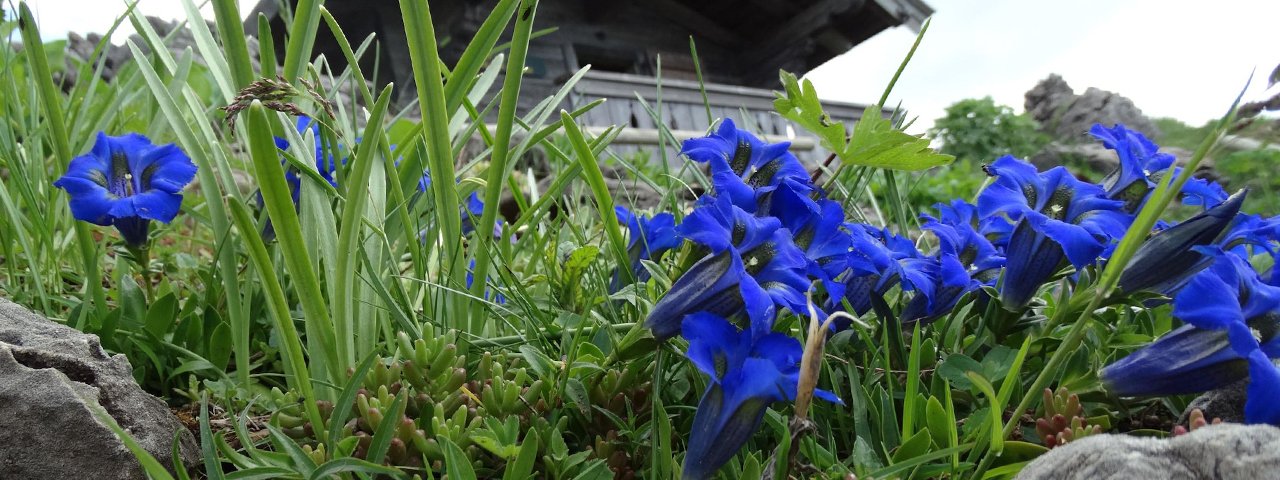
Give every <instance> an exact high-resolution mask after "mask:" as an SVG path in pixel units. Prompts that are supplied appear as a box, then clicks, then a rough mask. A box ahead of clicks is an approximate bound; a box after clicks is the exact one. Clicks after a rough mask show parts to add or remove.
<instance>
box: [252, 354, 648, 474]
mask: <svg viewBox="0 0 1280 480" xmlns="http://www.w3.org/2000/svg"><path fill="white" fill-rule="evenodd" d="M456 340H457V335H456V333H453V332H449V333H446V334H444V335H440V336H437V337H433V338H428V339H419V340H410V339H409V338H408V336H406V335H404V334H403V333H402V334H400V335H399V339H398V342H397V344H398V351H397V352H396V355H395V356H394V357H393V358H380V359H378V360H377V361H375V362H374V363H373V365H372V366H371V367H370V368H369V370H368V371H367V372H366V374H365V375H364V377H363V378H362V379H361V380H360V383H359V385H360V388H359V390H357V391H356V395H355V399H354V400H353V402H352V405H351V409H350V413H349V415H348V417H347V418H346V420H345V423H344V424H343V426H342V431H341V436H342V437H341V439H340V440H338V442H337V443H336V446H335V445H329V450H327V451H326V449H325V446H324V445H323V444H321V443H320V442H319V441H318V439H317V438H316V432H315V428H314V427H313V426H312V425H311V424H310V422H309V421H307V419H306V416H305V414H304V413H303V408H302V403H301V402H300V399H299V398H298V396H297V394H295V393H293V392H281V391H280V390H274V391H273V392H272V394H271V395H270V397H271V398H269V399H268V401H267V403H269V404H270V406H271V407H272V410H274V411H275V412H276V413H275V414H274V417H273V421H274V422H275V424H276V425H277V426H278V427H279V428H280V429H281V431H283V432H284V433H285V434H286V435H288V436H289V437H291V438H293V439H295V440H297V441H298V442H300V443H301V444H303V445H304V449H303V450H304V451H305V452H306V454H307V455H309V456H311V457H313V459H314V460H316V462H317V463H319V462H323V461H324V460H328V459H333V458H338V457H341V456H344V455H353V456H355V457H358V458H362V459H365V460H369V461H372V462H376V463H382V464H384V465H390V466H396V467H402V468H406V469H410V470H412V469H423V468H432V469H437V468H439V467H441V465H442V464H443V462H444V451H443V450H442V449H441V446H440V444H439V443H438V442H439V440H438V439H440V438H447V439H448V440H449V441H451V442H453V443H454V444H456V445H458V446H459V447H461V448H462V450H463V452H464V453H465V454H466V455H467V458H469V459H471V460H472V461H473V463H474V465H473V467H474V469H475V470H476V472H477V474H479V475H481V476H483V475H485V474H486V473H496V472H499V471H500V470H501V469H502V467H503V466H504V465H505V464H506V463H507V462H508V461H510V460H511V459H512V455H514V454H515V453H516V452H518V451H519V445H520V442H522V441H524V439H529V438H534V437H532V436H530V435H528V434H527V432H530V431H532V432H536V433H537V437H536V438H538V439H541V440H540V442H541V448H543V449H549V448H552V447H553V446H552V445H548V443H547V440H546V439H550V438H557V439H560V440H559V442H560V444H561V445H563V449H564V451H565V453H566V454H567V453H568V452H577V453H574V454H573V455H569V456H566V457H565V458H566V459H567V458H574V459H575V460H573V461H571V462H569V463H567V464H566V465H567V467H564V468H567V469H568V470H569V471H572V470H573V469H576V468H584V467H585V466H586V465H589V464H591V463H595V462H604V463H606V465H607V466H608V468H609V469H610V470H612V471H613V472H614V474H615V477H617V478H635V477H636V476H637V475H638V471H639V470H640V468H641V467H642V465H638V464H635V458H636V455H635V452H631V451H629V450H628V449H627V447H626V446H627V445H630V443H629V440H627V439H622V438H619V435H620V434H619V431H620V430H621V431H628V430H625V429H624V428H623V427H624V426H620V425H619V424H618V422H619V421H620V419H627V418H644V417H643V416H647V413H645V412H647V411H648V408H649V401H648V400H647V399H648V396H649V394H650V392H651V390H652V386H651V384H650V381H649V378H650V370H649V369H650V368H651V366H650V365H647V364H644V363H643V362H632V363H629V364H626V366H620V369H605V370H599V371H596V372H595V373H593V374H591V375H589V376H587V377H583V378H574V381H575V382H581V385H583V386H584V387H585V392H584V393H585V395H584V396H583V397H585V398H576V399H574V403H575V406H577V407H578V409H577V410H578V411H579V412H580V413H582V415H581V416H574V415H565V414H562V413H558V412H556V411H555V410H557V409H561V408H563V407H564V406H565V399H563V398H561V397H560V396H558V395H556V394H555V393H554V391H555V389H553V388H551V387H550V386H549V385H548V381H544V380H543V379H540V378H535V376H534V374H533V371H534V370H533V369H531V368H529V366H528V363H527V362H528V361H529V360H526V357H525V356H523V355H508V354H506V353H501V352H480V353H479V354H472V355H469V354H468V353H467V352H465V351H462V350H460V349H459V348H458V347H457V344H456V343H455V342H456ZM544 363H546V362H544ZM548 365H551V366H552V367H553V369H552V370H551V371H546V370H547V369H546V368H545V367H544V368H543V369H542V370H539V371H538V375H540V376H546V375H558V374H559V373H560V372H563V370H560V371H559V372H557V371H555V370H554V367H558V368H563V363H560V364H557V363H556V362H549V363H548ZM354 373H355V372H354V371H348V372H347V374H348V376H351V375H354ZM545 378H548V379H550V378H551V377H545ZM550 383H555V382H554V381H552V382H550ZM316 404H317V406H318V407H319V410H320V413H321V416H322V418H324V419H325V421H326V422H330V421H332V420H335V419H334V417H333V413H334V411H335V406H334V405H333V404H332V403H330V402H326V401H316ZM565 413H568V411H567V410H566V411H565ZM638 416H640V417H638ZM570 421H578V422H584V423H585V424H584V423H579V424H577V425H575V426H573V427H570V425H569V422H570ZM384 427H390V428H393V429H394V430H393V431H392V432H391V434H390V441H389V443H388V444H387V446H386V448H385V451H384V452H383V453H382V456H381V457H380V458H370V457H371V456H373V455H375V454H376V453H375V452H373V451H372V450H371V449H372V448H373V447H374V441H373V440H374V438H375V437H376V436H377V434H378V431H379V429H381V428H384ZM560 432H575V436H574V437H573V438H570V439H567V440H568V443H565V439H564V437H563V436H562V434H561V433H560ZM560 448H561V447H556V449H557V450H559V449H560ZM546 451H548V452H550V451H551V450H546ZM579 454H580V455H579ZM556 457H557V456H556V455H552V456H550V457H546V458H556ZM544 461H549V460H544Z"/></svg>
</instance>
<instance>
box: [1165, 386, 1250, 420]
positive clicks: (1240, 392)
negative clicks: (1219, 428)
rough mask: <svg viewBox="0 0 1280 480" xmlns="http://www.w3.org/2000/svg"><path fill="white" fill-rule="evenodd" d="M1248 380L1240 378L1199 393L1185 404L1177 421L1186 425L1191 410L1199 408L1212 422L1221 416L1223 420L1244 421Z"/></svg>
mask: <svg viewBox="0 0 1280 480" xmlns="http://www.w3.org/2000/svg"><path fill="white" fill-rule="evenodd" d="M1248 393H1249V380H1248V379H1245V380H1240V381H1238V382H1236V383H1233V384H1231V385H1227V386H1225V387H1222V388H1219V389H1217V390H1211V391H1208V392H1205V393H1204V394H1201V395H1200V396H1199V397H1196V399H1195V400H1192V401H1191V403H1190V404H1188V405H1187V409H1186V410H1184V411H1183V412H1182V417H1181V418H1179V419H1178V423H1179V424H1182V425H1186V424H1187V421H1188V419H1189V418H1190V417H1191V411H1192V410H1195V409H1197V408H1198V409H1200V411H1201V412H1202V413H1204V418H1205V420H1206V421H1210V422H1212V421H1213V419H1215V418H1221V419H1222V421H1224V422H1235V423H1241V422H1244V402H1245V400H1246V399H1247V398H1248V396H1249V395H1248Z"/></svg>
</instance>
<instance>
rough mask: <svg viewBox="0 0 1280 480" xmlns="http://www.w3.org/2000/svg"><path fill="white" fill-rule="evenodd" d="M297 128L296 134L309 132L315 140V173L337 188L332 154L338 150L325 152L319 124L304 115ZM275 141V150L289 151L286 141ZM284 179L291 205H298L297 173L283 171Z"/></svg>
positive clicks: (300, 187) (300, 186) (335, 163)
mask: <svg viewBox="0 0 1280 480" xmlns="http://www.w3.org/2000/svg"><path fill="white" fill-rule="evenodd" d="M297 128H298V133H306V131H307V130H311V134H312V136H313V137H315V139H316V140H315V142H316V152H315V162H316V163H315V165H316V171H317V172H319V173H320V177H321V178H324V180H325V181H327V182H329V185H332V186H334V187H337V186H338V180H337V178H336V177H335V174H336V173H337V170H338V162H337V161H336V160H335V159H334V156H333V152H335V151H337V150H338V148H337V147H333V148H330V149H329V150H330V152H329V153H326V152H325V143H324V139H323V137H321V136H320V122H317V121H315V120H313V119H311V117H308V116H305V115H304V116H299V117H298V121H297ZM275 141H276V148H279V149H280V150H288V149H289V141H288V140H285V139H283V138H280V137H275ZM281 162H282V163H284V161H283V160H281ZM342 163H346V159H345V158H344V159H343V160H342ZM286 165H287V164H286ZM284 178H285V180H286V181H288V183H289V193H290V194H292V195H293V204H294V205H298V201H299V198H300V197H301V190H302V179H301V178H300V177H299V176H298V172H296V171H294V169H293V168H286V169H285V172H284Z"/></svg>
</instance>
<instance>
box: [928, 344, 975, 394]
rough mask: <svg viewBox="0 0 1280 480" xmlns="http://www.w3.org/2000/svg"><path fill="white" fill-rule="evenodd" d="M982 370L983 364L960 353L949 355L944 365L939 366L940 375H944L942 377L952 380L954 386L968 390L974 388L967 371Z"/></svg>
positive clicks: (943, 362)
mask: <svg viewBox="0 0 1280 480" xmlns="http://www.w3.org/2000/svg"><path fill="white" fill-rule="evenodd" d="M981 371H983V369H982V364H980V363H978V362H977V361H976V360H974V359H972V358H969V357H968V356H967V355H964V354H960V353H953V354H951V355H949V356H947V359H946V360H943V361H942V365H939V366H938V375H942V378H945V379H947V381H949V382H951V385H952V386H954V387H956V388H962V389H966V390H967V389H971V388H973V382H970V381H969V377H968V376H966V375H965V372H981Z"/></svg>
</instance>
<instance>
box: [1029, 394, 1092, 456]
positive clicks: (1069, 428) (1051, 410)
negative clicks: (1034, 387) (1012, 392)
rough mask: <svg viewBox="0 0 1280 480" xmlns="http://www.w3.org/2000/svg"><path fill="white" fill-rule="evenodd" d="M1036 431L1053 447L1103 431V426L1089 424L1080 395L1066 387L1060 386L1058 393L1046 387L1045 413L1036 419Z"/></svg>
mask: <svg viewBox="0 0 1280 480" xmlns="http://www.w3.org/2000/svg"><path fill="white" fill-rule="evenodd" d="M1036 433H1037V434H1039V435H1040V441H1041V442H1043V443H1044V446H1045V447H1048V448H1053V447H1057V446H1061V445H1064V444H1067V443H1069V442H1071V441H1074V440H1076V439H1078V438H1081V437H1084V436H1087V435H1096V434H1099V433H1102V426H1101V425H1089V423H1088V419H1086V418H1085V417H1084V407H1083V406H1081V405H1080V397H1079V396H1078V395H1076V394H1074V393H1071V392H1069V391H1067V389H1066V387H1060V388H1058V391H1057V392H1056V393H1055V392H1054V391H1053V390H1050V389H1048V388H1046V389H1044V415H1043V416H1041V417H1040V418H1037V419H1036Z"/></svg>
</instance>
